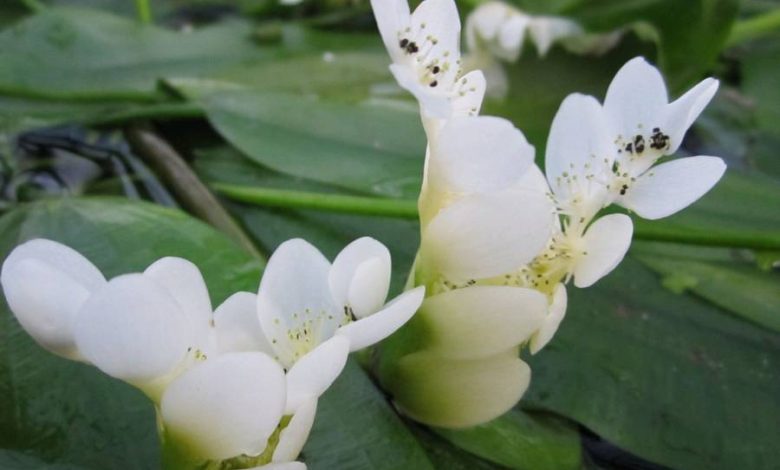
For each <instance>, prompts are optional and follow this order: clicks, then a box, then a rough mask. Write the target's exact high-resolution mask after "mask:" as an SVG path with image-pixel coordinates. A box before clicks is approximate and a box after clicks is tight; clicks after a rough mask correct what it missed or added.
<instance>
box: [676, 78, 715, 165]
mask: <svg viewBox="0 0 780 470" xmlns="http://www.w3.org/2000/svg"><path fill="white" fill-rule="evenodd" d="M718 83H719V82H718V81H717V80H715V79H713V78H707V79H705V80H702V81H701V82H699V84H698V85H696V86H695V87H693V88H691V89H690V90H688V92H687V93H685V94H684V95H682V96H681V97H680V98H678V99H677V100H675V101H674V102H672V103H671V104H670V105H669V106H667V107H666V119H665V124H666V125H665V127H666V129H667V130H666V133H667V134H668V135H669V140H670V142H671V144H670V148H669V150H667V151H666V152H665V153H666V154H667V155H670V154H672V153H674V152H675V151H676V150H677V148H678V147H679V146H680V144H681V143H682V140H683V137H684V136H685V133H686V132H687V131H688V128H689V127H691V124H693V121H695V120H696V118H697V117H699V114H701V112H702V111H703V110H704V108H705V107H706V106H707V104H709V102H710V100H712V98H713V96H715V93H716V92H717V91H718Z"/></svg>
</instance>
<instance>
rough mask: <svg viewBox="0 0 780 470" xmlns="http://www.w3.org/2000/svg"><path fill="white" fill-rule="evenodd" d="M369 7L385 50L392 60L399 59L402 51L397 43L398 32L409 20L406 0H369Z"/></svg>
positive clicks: (409, 15) (398, 39) (401, 56)
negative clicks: (372, 12)
mask: <svg viewBox="0 0 780 470" xmlns="http://www.w3.org/2000/svg"><path fill="white" fill-rule="evenodd" d="M371 8H372V9H373V10H374V18H375V19H376V24H377V27H378V28H379V34H380V35H381V36H382V41H384V43H385V47H386V48H387V52H388V53H389V54H390V57H392V58H393V60H394V61H398V60H401V59H402V58H403V54H404V51H403V50H402V49H401V48H400V46H399V44H398V42H399V41H400V39H401V38H400V37H399V32H401V31H402V30H403V29H405V28H406V27H407V26H408V25H409V24H410V22H411V14H410V12H409V4H408V3H407V0H371Z"/></svg>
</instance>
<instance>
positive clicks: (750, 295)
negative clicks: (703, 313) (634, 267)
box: [634, 244, 780, 332]
mask: <svg viewBox="0 0 780 470" xmlns="http://www.w3.org/2000/svg"><path fill="white" fill-rule="evenodd" d="M681 251H682V253H672V254H671V255H670V254H669V253H668V245H662V244H651V245H648V244H642V245H638V246H635V247H634V253H636V255H637V256H636V257H637V258H638V259H639V260H640V261H642V262H643V263H644V264H646V265H647V266H649V267H650V268H651V269H652V270H654V271H656V272H658V273H659V274H661V275H662V276H664V279H663V282H664V284H666V280H667V279H668V278H680V277H684V278H686V279H687V282H686V284H685V285H682V286H680V287H681V288H682V289H681V290H690V291H691V292H693V293H694V294H696V295H698V296H700V297H702V298H704V299H707V300H709V301H710V302H712V303H713V304H715V305H717V306H719V307H722V308H724V309H727V310H730V311H731V312H733V313H736V314H737V315H740V316H742V317H744V318H746V319H748V320H750V321H753V322H755V323H757V324H758V325H762V326H764V327H767V328H770V329H772V330H774V331H776V332H780V311H778V309H777V307H778V306H779V305H780V275H778V274H777V273H774V272H762V271H760V270H759V268H758V267H757V266H755V265H754V264H753V263H745V262H742V263H737V262H734V261H733V260H732V261H731V262H729V260H728V259H726V260H706V259H705V260H701V259H698V258H697V257H696V256H697V255H698V250H697V249H696V248H692V247H685V248H682V249H681ZM721 251H722V250H721ZM686 252H687V253H686ZM724 257H725V256H724ZM673 291H674V289H673ZM678 293H679V292H678Z"/></svg>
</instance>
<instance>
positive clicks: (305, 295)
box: [0, 238, 423, 470]
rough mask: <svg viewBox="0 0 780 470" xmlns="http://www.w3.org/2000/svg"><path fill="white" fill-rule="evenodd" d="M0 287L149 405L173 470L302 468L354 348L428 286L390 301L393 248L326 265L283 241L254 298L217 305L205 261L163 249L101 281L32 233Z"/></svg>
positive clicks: (396, 320)
mask: <svg viewBox="0 0 780 470" xmlns="http://www.w3.org/2000/svg"><path fill="white" fill-rule="evenodd" d="M0 281H2V285H3V291H4V293H5V297H6V300H7V301H8V304H9V306H10V307H11V310H12V311H13V312H14V314H15V315H16V318H17V319H18V320H19V323H21V325H22V326H23V327H24V329H25V330H26V331H27V332H28V333H29V334H30V335H31V336H32V337H33V338H34V339H35V340H36V341H37V342H38V344H40V345H41V346H43V347H44V348H46V349H48V350H49V351H51V352H53V353H55V354H58V355H60V356H62V357H65V358H68V359H72V360H75V361H81V362H84V363H87V364H92V365H94V366H95V367H97V368H99V369H100V370H101V371H103V372H104V373H106V374H108V375H110V376H112V377H115V378H118V379H120V380H123V381H125V382H127V383H129V384H130V385H133V386H135V387H137V388H138V389H140V390H141V391H142V392H144V393H145V394H146V396H148V397H149V399H150V400H151V401H152V402H153V403H154V405H155V409H156V411H157V416H158V420H157V421H158V431H159V434H160V438H161V441H162V444H163V454H164V457H163V458H164V461H165V466H166V468H182V469H191V468H206V469H211V468H214V469H244V468H263V469H267V470H297V469H301V468H305V465H304V464H303V463H301V462H295V459H296V458H297V457H298V454H299V453H300V451H301V449H302V448H303V445H304V443H305V441H306V438H307V437H308V435H309V431H310V429H311V426H312V424H313V422H314V416H315V412H316V409H317V399H318V397H319V396H320V395H321V394H322V393H323V392H325V390H326V389H327V388H328V387H329V386H330V384H331V383H332V382H333V381H334V380H335V379H336V377H337V376H338V375H339V373H340V372H341V370H342V368H343V367H344V364H345V362H346V359H347V355H348V353H349V352H350V351H354V350H357V349H361V348H364V347H366V346H369V345H371V344H373V343H375V342H377V341H380V340H382V339H384V338H385V337H386V336H387V335H389V334H391V333H392V332H393V331H395V330H396V329H397V328H398V327H400V326H401V325H402V324H403V323H405V322H406V321H407V320H409V318H410V317H411V316H412V315H413V314H414V312H415V311H416V310H417V308H418V307H419V305H420V303H421V302H422V298H423V289H422V288H418V289H413V290H410V291H408V292H406V293H404V294H403V295H401V296H399V297H398V298H396V299H395V300H393V301H392V302H391V303H389V304H388V305H384V304H385V298H386V296H387V291H388V287H389V285H390V254H389V252H388V251H387V248H385V247H384V245H382V244H381V243H379V242H377V241H376V240H374V239H371V238H362V239H359V240H356V241H354V242H353V243H351V244H350V245H348V246H347V247H346V248H344V250H343V251H341V253H339V254H338V256H337V257H336V259H335V260H334V262H333V264H332V265H331V264H330V263H329V262H328V260H327V259H325V257H324V256H323V255H322V254H321V253H320V252H319V251H318V250H317V249H316V248H314V247H313V246H311V245H309V244H308V243H306V242H305V241H303V240H299V239H296V240H290V241H287V242H285V243H283V244H282V245H281V246H279V248H278V249H277V250H276V252H275V253H274V254H273V256H272V257H271V259H270V260H269V262H268V265H267V267H266V270H265V273H264V275H263V278H262V280H261V282H260V289H259V291H258V293H257V294H252V293H249V292H238V293H236V294H233V295H232V296H230V297H229V298H228V299H227V300H225V301H224V302H223V303H222V304H221V305H220V306H219V307H217V308H216V309H215V310H213V311H212V306H211V301H210V299H209V294H208V290H207V288H206V284H205V282H204V280H203V277H202V275H201V273H200V271H199V270H198V268H197V267H196V266H195V265H193V264H192V263H190V262H189V261H187V260H184V259H181V258H173V257H167V258H162V259H160V260H158V261H156V262H155V263H153V264H152V265H151V266H149V267H148V268H147V269H146V270H144V272H143V273H133V274H124V275H121V276H118V277H115V278H113V279H111V280H108V281H107V280H106V279H105V278H104V277H103V275H102V274H101V272H100V271H99V270H98V269H97V268H96V267H95V266H94V265H93V264H92V263H91V262H90V261H88V260H87V259H86V258H85V257H84V256H82V255H81V254H79V253H78V252H76V251H74V250H72V249H71V248H69V247H67V246H64V245H62V244H59V243H56V242H53V241H50V240H44V239H35V240H31V241H29V242H27V243H24V244H22V245H20V246H18V247H17V248H16V249H14V250H13V252H12V253H11V254H10V255H9V256H8V258H7V259H6V260H5V262H4V264H3V268H2V275H1V277H0Z"/></svg>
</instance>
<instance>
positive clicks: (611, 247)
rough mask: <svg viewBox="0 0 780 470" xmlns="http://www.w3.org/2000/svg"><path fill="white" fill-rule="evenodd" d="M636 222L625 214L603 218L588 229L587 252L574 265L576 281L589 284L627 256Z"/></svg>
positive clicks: (585, 239)
mask: <svg viewBox="0 0 780 470" xmlns="http://www.w3.org/2000/svg"><path fill="white" fill-rule="evenodd" d="M633 232H634V225H633V224H632V223H631V218H630V217H628V216H627V215H624V214H610V215H606V216H604V217H601V218H599V219H598V220H596V221H595V222H593V224H591V226H590V227H588V231H587V232H585V236H584V237H583V241H584V244H583V247H584V250H585V255H584V256H582V257H581V258H580V259H579V260H578V262H577V264H576V265H575V267H574V285H575V286H577V287H588V286H591V285H592V284H593V283H595V282H596V281H598V280H599V279H601V278H602V277H604V276H606V275H607V274H609V273H610V272H611V271H612V270H613V269H615V267H617V265H618V264H619V263H620V261H621V260H623V257H624V256H625V255H626V252H627V251H628V247H629V246H630V245H631V235H632V234H633Z"/></svg>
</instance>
